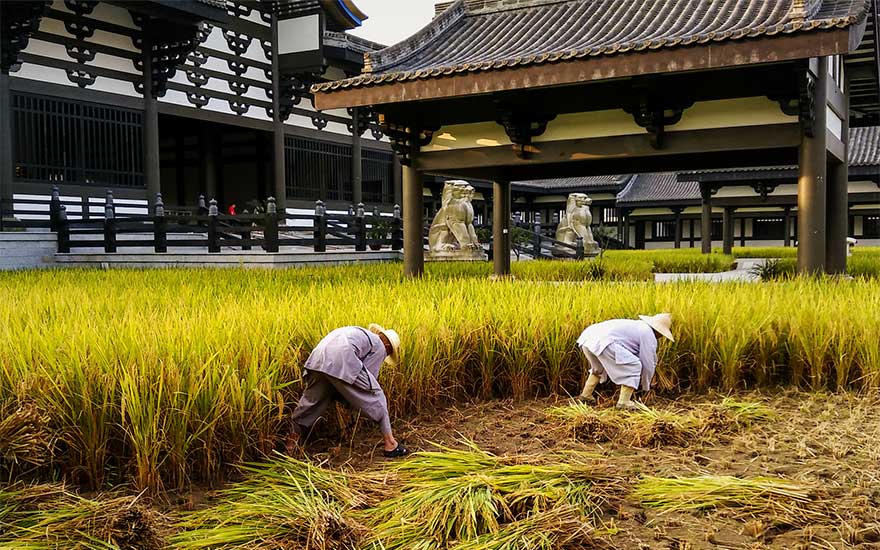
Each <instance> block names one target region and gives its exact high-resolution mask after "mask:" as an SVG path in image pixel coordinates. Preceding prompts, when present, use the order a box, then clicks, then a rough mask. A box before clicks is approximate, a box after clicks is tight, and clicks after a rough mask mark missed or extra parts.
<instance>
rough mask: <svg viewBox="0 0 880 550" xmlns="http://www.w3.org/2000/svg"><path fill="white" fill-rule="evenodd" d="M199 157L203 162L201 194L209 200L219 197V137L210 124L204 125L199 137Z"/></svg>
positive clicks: (201, 168)
mask: <svg viewBox="0 0 880 550" xmlns="http://www.w3.org/2000/svg"><path fill="white" fill-rule="evenodd" d="M199 153H200V154H199V156H200V160H201V167H200V170H199V172H200V175H201V179H202V181H201V185H200V186H199V187H200V188H201V193H202V194H203V195H205V196H206V197H207V198H208V200H211V199H213V198H216V197H217V158H218V155H217V137H216V136H215V134H214V132H213V131H212V127H211V126H210V125H209V124H202V134H201V136H200V137H199Z"/></svg>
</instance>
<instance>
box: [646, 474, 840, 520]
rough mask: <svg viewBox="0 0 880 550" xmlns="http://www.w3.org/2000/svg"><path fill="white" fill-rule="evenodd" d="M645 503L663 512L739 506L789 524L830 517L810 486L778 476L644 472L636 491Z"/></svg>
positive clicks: (741, 511)
mask: <svg viewBox="0 0 880 550" xmlns="http://www.w3.org/2000/svg"><path fill="white" fill-rule="evenodd" d="M632 497H633V498H634V499H635V500H636V501H638V502H639V503H640V504H641V505H642V506H646V507H649V508H658V509H659V510H661V511H662V512H694V511H701V510H714V509H720V508H735V509H738V510H739V511H740V513H741V514H744V515H751V516H759V517H762V518H765V519H766V520H768V521H769V520H774V519H775V520H776V521H779V522H782V523H786V524H789V525H799V526H804V525H809V524H810V523H812V522H817V521H821V520H827V515H826V514H825V512H824V511H822V510H821V508H820V507H819V506H817V503H816V502H815V500H816V496H815V491H814V490H812V489H811V488H810V487H807V486H804V485H800V484H797V483H794V482H792V481H789V480H786V479H782V478H774V477H754V478H748V479H743V478H737V477H732V476H712V475H704V476H696V477H671V478H664V477H654V476H643V477H642V478H641V479H640V480H639V481H638V483H636V486H635V488H634V489H633V492H632Z"/></svg>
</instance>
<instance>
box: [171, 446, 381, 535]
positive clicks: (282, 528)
mask: <svg viewBox="0 0 880 550" xmlns="http://www.w3.org/2000/svg"><path fill="white" fill-rule="evenodd" d="M243 470H244V471H245V472H246V473H247V474H248V477H247V479H246V480H245V481H243V482H242V483H239V484H237V485H236V486H234V487H233V488H231V489H227V490H225V491H222V492H221V493H220V495H219V499H220V503H219V504H217V505H216V506H212V507H210V508H206V509H204V510H200V511H197V512H194V513H191V514H188V515H187V516H186V517H184V518H183V519H182V521H180V522H179V523H178V525H177V528H178V531H179V532H178V533H177V534H176V535H175V536H174V537H173V538H172V547H173V548H247V549H249V550H263V549H265V550H357V549H359V548H360V541H361V539H362V538H363V536H364V534H365V528H364V527H363V526H362V525H361V524H360V523H359V522H358V521H357V520H355V519H354V517H353V516H352V515H351V513H350V512H351V511H352V510H354V509H355V508H358V507H361V506H363V505H364V504H365V503H366V499H365V497H364V495H363V494H361V493H360V492H359V491H357V490H355V489H353V488H352V487H351V480H350V479H349V477H348V476H347V475H345V474H343V473H341V472H336V471H332V470H327V469H324V468H320V467H317V466H313V465H312V464H309V463H307V462H302V461H299V460H294V459H292V458H288V457H279V459H278V460H276V461H275V462H271V463H268V464H259V465H258V464H254V465H249V466H245V467H244V468H243Z"/></svg>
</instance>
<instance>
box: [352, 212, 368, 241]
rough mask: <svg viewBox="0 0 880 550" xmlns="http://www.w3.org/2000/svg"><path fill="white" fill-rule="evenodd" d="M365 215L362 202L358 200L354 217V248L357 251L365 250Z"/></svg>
mask: <svg viewBox="0 0 880 550" xmlns="http://www.w3.org/2000/svg"><path fill="white" fill-rule="evenodd" d="M365 216H366V214H365V213H364V203H362V202H359V203H358V205H357V212H356V213H355V217H354V240H355V245H354V249H355V251H357V252H365V251H366V250H367V222H366V219H365Z"/></svg>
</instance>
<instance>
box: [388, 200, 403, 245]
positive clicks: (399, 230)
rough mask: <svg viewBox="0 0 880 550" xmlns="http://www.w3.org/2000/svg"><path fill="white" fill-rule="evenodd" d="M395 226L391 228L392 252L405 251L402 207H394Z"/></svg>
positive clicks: (396, 205) (397, 205)
mask: <svg viewBox="0 0 880 550" xmlns="http://www.w3.org/2000/svg"><path fill="white" fill-rule="evenodd" d="M392 223H393V225H392V227H391V250H402V249H403V218H402V217H401V214H400V205H399V204H395V205H394V214H393V222H392Z"/></svg>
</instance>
